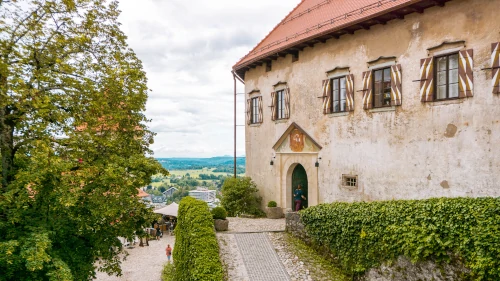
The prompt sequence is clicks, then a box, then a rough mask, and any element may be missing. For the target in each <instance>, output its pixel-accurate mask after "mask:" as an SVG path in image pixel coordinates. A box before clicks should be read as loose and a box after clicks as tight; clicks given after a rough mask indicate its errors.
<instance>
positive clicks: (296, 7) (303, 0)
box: [233, 0, 306, 67]
mask: <svg viewBox="0 0 500 281" xmlns="http://www.w3.org/2000/svg"><path fill="white" fill-rule="evenodd" d="M305 1H306V0H301V1H300V3H299V4H297V6H295V8H293V10H291V11H290V12H289V13H288V14H287V15H286V17H284V18H283V19H282V20H281V21H280V22H279V23H278V24H277V25H276V26H275V27H274V28H273V29H272V30H271V31H269V33H268V34H267V35H266V37H264V39H262V40H260V41H259V43H257V45H255V47H253V49H252V50H251V51H250V52H248V54H246V55H244V56H243V57H242V58H241V59H240V60H239V61H238V62H237V63H236V64H235V65H234V66H237V65H238V64H240V63H241V62H242V61H243V60H244V59H245V58H246V57H248V56H249V55H250V54H251V53H253V51H254V50H255V49H257V47H259V45H260V43H262V42H264V41H265V40H266V39H267V38H268V37H269V36H270V35H271V33H273V31H274V30H276V28H278V26H280V25H281V24H282V23H283V22H284V21H285V20H286V19H287V18H288V17H289V16H290V15H291V14H292V13H293V12H295V10H297V9H298V8H299V6H300V5H301V4H302V3H304V2H305ZM234 66H233V67H234Z"/></svg>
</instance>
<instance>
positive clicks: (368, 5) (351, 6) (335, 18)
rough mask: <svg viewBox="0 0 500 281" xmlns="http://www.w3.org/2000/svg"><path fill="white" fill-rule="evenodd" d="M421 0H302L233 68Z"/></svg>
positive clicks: (235, 68)
mask: <svg viewBox="0 0 500 281" xmlns="http://www.w3.org/2000/svg"><path fill="white" fill-rule="evenodd" d="M418 2H421V0H378V1H376V0H302V2H300V4H299V5H297V7H295V9H294V10H292V11H291V12H290V13H289V14H288V15H287V16H286V17H285V18H284V19H283V20H282V21H281V22H280V23H279V24H278V25H277V26H276V27H275V28H274V29H273V30H272V31H271V32H270V33H269V34H268V35H267V36H266V37H265V38H264V39H263V40H262V41H261V42H260V43H259V44H257V46H256V47H255V48H254V49H253V50H252V51H250V53H248V54H247V55H246V56H245V57H243V58H242V59H241V60H240V61H239V62H238V63H236V65H234V66H233V69H234V70H238V69H240V68H242V67H244V66H245V65H248V64H250V63H252V62H254V61H256V60H258V59H261V58H263V57H266V56H268V55H271V54H275V53H276V52H277V51H280V50H283V49H285V48H288V47H292V46H293V45H296V44H298V43H300V42H303V41H304V40H306V39H309V38H312V37H317V36H319V35H322V34H327V33H330V32H332V31H335V30H338V29H342V28H345V27H347V26H351V25H354V24H357V23H360V22H362V21H365V20H367V19H370V18H373V17H376V16H379V15H381V14H385V13H388V12H391V11H393V10H396V9H399V8H402V7H405V6H409V5H412V4H415V3H418Z"/></svg>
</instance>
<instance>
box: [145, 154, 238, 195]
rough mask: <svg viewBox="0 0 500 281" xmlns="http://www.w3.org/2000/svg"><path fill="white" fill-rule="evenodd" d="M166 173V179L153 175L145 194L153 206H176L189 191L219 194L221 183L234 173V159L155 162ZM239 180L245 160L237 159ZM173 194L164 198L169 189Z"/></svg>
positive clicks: (187, 159) (161, 159)
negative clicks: (200, 188) (151, 196)
mask: <svg viewBox="0 0 500 281" xmlns="http://www.w3.org/2000/svg"><path fill="white" fill-rule="evenodd" d="M157 160H158V162H160V163H161V165H162V166H163V167H164V168H165V169H167V170H168V171H169V173H170V175H169V176H163V175H155V176H153V178H152V183H151V184H150V185H148V186H147V187H146V190H145V191H146V192H147V193H149V194H151V195H153V198H152V200H153V202H154V203H163V202H165V203H167V204H168V203H171V202H179V201H180V200H181V199H182V198H184V197H186V196H187V195H188V194H189V191H190V190H194V189H196V188H197V187H204V188H207V189H212V190H220V187H221V186H222V183H223V182H224V180H225V179H226V178H227V177H232V176H233V173H234V158H233V157H230V156H221V157H212V158H157ZM236 171H237V174H238V176H244V175H245V157H237V158H236ZM172 187H173V188H175V189H176V190H175V191H174V192H173V193H172V194H168V195H167V196H164V194H165V191H167V190H169V189H170V188H172Z"/></svg>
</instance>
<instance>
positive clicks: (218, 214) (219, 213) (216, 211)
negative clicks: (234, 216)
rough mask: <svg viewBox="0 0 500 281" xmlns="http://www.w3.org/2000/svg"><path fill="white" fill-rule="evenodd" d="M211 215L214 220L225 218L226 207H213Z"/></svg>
mask: <svg viewBox="0 0 500 281" xmlns="http://www.w3.org/2000/svg"><path fill="white" fill-rule="evenodd" d="M212 216H213V218H214V220H225V219H226V217H227V212H226V209H224V208H222V207H215V208H213V209H212Z"/></svg>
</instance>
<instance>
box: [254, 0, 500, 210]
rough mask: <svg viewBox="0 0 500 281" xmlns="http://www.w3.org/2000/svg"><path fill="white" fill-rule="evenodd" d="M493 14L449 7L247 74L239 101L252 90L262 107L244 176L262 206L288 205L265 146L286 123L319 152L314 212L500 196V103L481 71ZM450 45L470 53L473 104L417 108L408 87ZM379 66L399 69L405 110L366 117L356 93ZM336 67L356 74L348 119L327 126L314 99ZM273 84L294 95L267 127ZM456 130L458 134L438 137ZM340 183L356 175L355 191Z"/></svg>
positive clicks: (488, 3)
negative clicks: (392, 59) (326, 207)
mask: <svg viewBox="0 0 500 281" xmlns="http://www.w3.org/2000/svg"><path fill="white" fill-rule="evenodd" d="M499 7H500V0H454V1H451V2H448V3H446V6H445V7H443V8H441V7H433V8H430V9H427V10H425V13H424V14H418V13H414V14H411V15H408V16H406V17H405V19H404V20H393V21H390V22H388V23H387V25H376V26H372V27H371V29H370V30H360V31H356V33H355V34H354V35H344V36H342V37H340V39H338V40H337V39H330V40H328V41H327V42H326V43H325V44H322V43H318V44H316V45H315V46H314V47H313V48H306V49H304V50H303V51H302V52H300V55H299V60H298V61H297V62H294V63H292V61H291V56H290V55H288V56H287V57H285V58H279V59H278V60H277V61H273V64H272V71H270V72H266V71H265V67H264V66H260V67H257V68H255V69H251V70H249V71H247V73H246V75H245V87H246V92H250V91H251V90H253V89H259V90H260V93H259V94H257V95H262V96H263V103H264V122H263V123H262V124H261V125H258V126H255V125H251V126H247V127H246V156H247V174H248V175H249V176H251V177H252V179H253V180H254V181H255V182H256V183H257V185H258V187H259V188H260V189H261V195H262V196H263V197H264V202H263V203H264V204H266V203H267V202H268V201H269V200H275V201H277V202H280V200H282V201H283V200H285V199H282V197H281V196H283V194H282V193H286V192H287V191H286V190H287V188H288V187H287V186H286V185H287V183H286V176H287V175H286V172H287V171H288V169H289V166H290V165H293V163H292V164H290V163H289V162H290V161H288V162H287V161H282V162H281V163H284V162H287V163H286V165H289V166H286V167H285V166H283V167H282V165H274V166H270V165H269V162H270V160H271V158H272V156H273V155H274V150H273V149H272V146H273V145H274V144H275V143H276V141H277V140H278V139H279V138H280V137H281V135H282V134H283V133H284V132H285V130H286V129H287V128H288V127H289V125H290V124H291V123H292V122H296V123H297V124H298V125H299V126H301V127H302V128H303V129H304V130H305V131H306V132H307V133H308V134H310V135H311V137H312V138H314V139H315V140H316V141H317V142H318V143H319V144H320V145H321V146H323V149H322V150H321V151H320V152H319V154H318V156H319V157H321V158H322V160H320V166H319V168H315V167H314V166H313V168H314V169H317V171H316V172H317V175H315V176H316V177H317V186H318V192H319V194H318V202H319V203H322V202H333V201H357V200H367V201H371V200H386V199H421V198H429V197H441V196H448V197H450V196H473V197H478V196H500V96H498V95H494V94H492V85H491V70H482V69H483V68H488V67H490V53H491V43H494V42H499V41H500V20H499V18H500V17H499V15H500V13H499ZM457 40H465V41H466V49H473V50H474V87H475V89H474V97H472V98H468V99H462V100H453V101H443V102H434V103H422V102H421V101H420V93H419V91H420V83H419V82H412V81H413V80H418V79H420V74H419V71H420V59H422V58H426V57H428V52H427V48H430V47H433V46H436V45H439V44H441V43H442V42H443V41H457ZM445 49H446V48H445ZM380 56H387V57H389V56H396V58H397V63H399V64H401V65H402V75H403V104H402V106H400V107H397V108H396V110H395V111H386V112H369V111H366V110H363V107H362V92H359V90H361V89H362V86H361V84H362V72H364V71H367V70H368V65H367V62H368V61H371V60H374V59H376V58H378V57H380ZM337 66H338V67H343V66H348V67H349V68H350V72H351V74H354V79H355V80H354V81H355V84H354V87H355V98H354V99H355V111H354V112H351V113H349V114H348V115H346V116H337V117H332V116H329V115H323V113H322V110H321V105H322V100H321V99H319V98H318V97H319V96H321V95H322V93H321V83H322V80H324V79H326V77H327V76H326V74H325V72H326V71H327V70H330V69H333V68H335V67H337ZM278 81H285V82H287V83H288V87H289V88H290V91H291V101H290V107H291V116H290V119H289V120H287V121H285V122H273V121H272V120H271V109H270V108H269V106H270V105H271V95H270V93H271V92H272V91H273V90H274V89H273V86H272V85H274V84H275V83H277V82H278ZM254 95H255V94H253V95H252V96H254ZM247 98H249V97H248V96H247ZM453 126H456V128H457V131H456V133H455V134H454V135H453V136H451V137H450V136H448V137H447V136H445V132H446V130H447V128H450V129H453ZM290 157H292V156H290ZM296 161H301V160H300V159H298V160H296ZM303 161H309V162H310V161H312V160H311V159H309V158H304V160H303ZM312 163H314V162H312ZM301 164H303V165H304V166H306V165H310V163H305V164H304V163H301ZM284 173H285V174H284ZM342 174H354V175H358V179H359V187H358V189H355V190H348V189H344V188H342V187H341V179H342ZM308 176H309V171H308ZM309 188H311V186H310V187H309ZM287 201H288V200H287V199H286V200H285V202H287ZM282 207H286V206H282Z"/></svg>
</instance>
